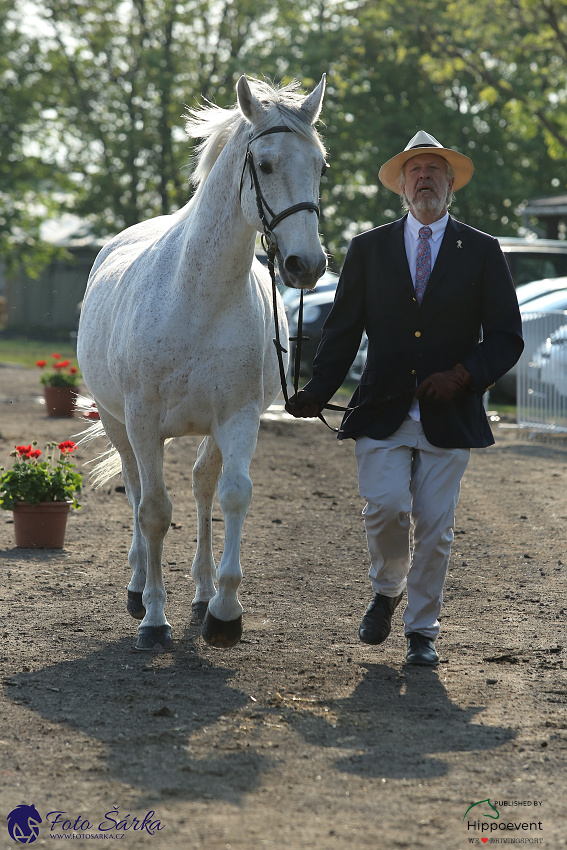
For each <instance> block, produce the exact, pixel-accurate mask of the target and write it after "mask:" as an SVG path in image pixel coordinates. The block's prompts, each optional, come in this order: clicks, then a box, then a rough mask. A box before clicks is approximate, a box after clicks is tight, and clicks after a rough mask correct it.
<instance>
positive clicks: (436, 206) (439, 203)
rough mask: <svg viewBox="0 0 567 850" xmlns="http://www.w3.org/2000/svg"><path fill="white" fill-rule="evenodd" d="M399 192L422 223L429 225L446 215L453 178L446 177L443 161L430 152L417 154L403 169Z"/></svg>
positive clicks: (445, 167)
mask: <svg viewBox="0 0 567 850" xmlns="http://www.w3.org/2000/svg"><path fill="white" fill-rule="evenodd" d="M404 178H405V184H404V186H403V190H402V191H403V193H404V196H405V199H406V201H407V203H408V206H409V208H410V210H411V212H412V213H413V215H414V216H415V217H416V218H417V220H418V221H421V222H422V223H423V224H431V223H432V222H434V221H437V220H438V219H440V218H442V216H444V215H445V213H446V212H447V204H448V200H449V197H450V195H451V191H452V189H453V180H454V178H452V177H451V178H449V177H448V176H447V162H446V161H445V160H444V159H443V157H441V156H438V155H437V154H434V153H424V154H419V156H414V157H412V158H411V159H410V160H408V161H407V162H406V164H405V167H404Z"/></svg>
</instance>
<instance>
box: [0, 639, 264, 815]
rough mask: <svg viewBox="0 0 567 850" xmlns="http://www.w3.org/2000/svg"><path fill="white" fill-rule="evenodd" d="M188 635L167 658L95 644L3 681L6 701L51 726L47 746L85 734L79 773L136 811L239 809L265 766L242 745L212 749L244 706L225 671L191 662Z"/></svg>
mask: <svg viewBox="0 0 567 850" xmlns="http://www.w3.org/2000/svg"><path fill="white" fill-rule="evenodd" d="M189 631H195V630H194V629H192V630H189ZM195 636H196V635H195V634H191V635H189V633H188V634H187V635H186V639H183V640H181V641H180V642H179V643H178V644H177V645H176V649H175V651H174V652H172V653H167V654H165V653H164V654H160V653H140V652H136V651H134V649H133V641H132V639H131V638H129V639H122V640H119V641H116V642H114V643H108V644H104V645H101V647H100V649H98V650H96V651H94V652H91V653H89V654H86V655H84V656H83V657H81V658H76V659H75V660H70V661H62V662H59V663H56V664H54V665H51V666H45V667H44V668H42V669H41V670H37V671H34V672H30V673H19V674H16V675H13V676H10V677H9V678H8V679H7V680H4V681H5V687H4V691H5V695H6V697H8V698H10V699H12V700H13V701H14V702H16V703H18V704H22V705H24V706H25V707H26V708H28V709H31V710H32V711H34V712H37V714H38V715H39V716H41V717H42V718H44V719H45V720H47V721H50V722H52V723H53V724H54V727H53V729H52V736H53V746H54V747H55V746H57V744H56V743H55V742H56V739H57V735H58V734H59V733H60V734H61V735H62V737H63V739H65V740H67V739H68V735H69V729H71V730H74V731H76V732H78V733H80V735H84V736H86V739H85V738H83V739H82V740H81V738H79V742H78V743H77V744H76V745H74V746H76V747H77V748H79V749H82V750H83V752H84V769H85V770H88V771H89V772H90V773H91V777H92V779H96V776H97V773H98V772H100V773H101V776H102V777H106V776H108V775H110V776H111V777H112V779H113V780H118V781H119V782H123V783H126V784H127V785H130V786H131V787H132V788H137V789H139V790H140V797H139V799H138V800H137V803H138V804H139V805H140V806H143V805H146V804H148V805H151V806H155V801H156V797H158V798H159V796H160V795H164V796H170V795H174V796H181V797H184V798H186V799H195V800H196V799H200V798H209V797H214V798H216V799H221V800H226V801H228V802H232V803H238V802H239V801H240V800H241V798H242V796H243V795H244V794H245V793H249V792H250V791H253V790H254V789H255V788H256V787H257V785H258V783H259V781H260V778H261V775H262V772H263V771H264V770H265V769H267V768H268V767H269V766H270V765H271V761H270V760H269V759H267V758H265V757H264V756H263V755H261V754H259V753H258V752H256V751H255V750H254V749H253V748H250V747H249V748H242V749H236V748H234V747H224V746H222V745H219V746H218V749H216V747H217V743H216V742H217V741H218V740H219V737H220V738H221V740H226V738H227V736H228V735H229V732H230V723H229V722H230V718H231V717H232V716H233V715H234V714H236V713H238V712H239V711H240V710H241V709H242V707H243V706H245V705H250V704H251V703H250V698H249V697H248V696H247V695H246V694H245V693H244V692H243V691H241V690H238V689H236V688H232V687H230V685H229V684H228V682H229V680H230V678H231V677H232V676H233V674H234V671H233V670H231V669H230V668H227V667H223V666H220V665H215V664H212V663H210V662H208V661H207V660H206V659H203V658H202V657H200V656H199V652H198V645H197V642H196V641H195ZM30 728H33V727H30ZM209 731H210V733H211V734H210V735H209V734H207V733H208V732H209ZM195 735H196V737H197V739H198V740H197V744H196V746H195V747H193V746H192V743H191V741H192V736H195ZM203 739H205V740H204V741H203ZM101 744H102V747H101V746H100V745H101ZM67 746H68V745H67ZM64 748H65V745H63V750H64ZM227 750H228V752H227Z"/></svg>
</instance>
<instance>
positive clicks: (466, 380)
mask: <svg viewBox="0 0 567 850" xmlns="http://www.w3.org/2000/svg"><path fill="white" fill-rule="evenodd" d="M471 384H472V377H471V374H470V372H469V371H468V369H465V367H464V366H463V364H462V363H457V365H456V366H453V368H452V369H450V370H449V371H448V372H434V374H433V375H430V376H429V377H428V378H425V380H424V381H422V382H421V384H420V385H419V387H418V388H417V390H416V391H415V397H416V399H417V400H418V401H436V402H439V403H440V404H448V403H449V402H450V401H452V400H453V399H454V398H455V397H456V396H458V395H460V394H461V393H463V392H464V391H465V390H466V389H468V387H470V385H471Z"/></svg>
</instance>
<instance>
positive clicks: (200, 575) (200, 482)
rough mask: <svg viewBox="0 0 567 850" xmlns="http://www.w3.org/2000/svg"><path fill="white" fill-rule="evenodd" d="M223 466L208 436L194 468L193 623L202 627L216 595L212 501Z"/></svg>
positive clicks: (220, 456)
mask: <svg viewBox="0 0 567 850" xmlns="http://www.w3.org/2000/svg"><path fill="white" fill-rule="evenodd" d="M221 467H222V455H221V453H220V450H219V448H218V446H217V444H216V443H215V441H214V440H213V438H212V437H205V439H204V440H203V442H202V443H201V445H200V446H199V451H198V453H197V461H196V463H195V466H194V467H193V495H194V496H195V500H196V502H197V551H196V553H195V558H194V560H193V566H192V568H191V575H192V576H193V581H194V582H195V586H196V590H195V598H194V599H193V602H192V603H191V609H192V611H191V613H192V617H191V619H192V622H193V623H197V624H201V622H202V621H203V617H204V616H205V613H206V611H207V606H208V604H209V599H211V598H212V597H213V596H214V595H215V591H216V588H215V561H214V557H213V534H212V515H213V499H214V495H215V490H216V489H217V482H218V480H219V475H220V471H221Z"/></svg>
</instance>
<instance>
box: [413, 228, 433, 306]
mask: <svg viewBox="0 0 567 850" xmlns="http://www.w3.org/2000/svg"><path fill="white" fill-rule="evenodd" d="M431 233H432V230H431V228H430V227H427V225H426V226H425V227H421V228H420V231H419V243H418V246H417V265H416V269H415V297H416V298H417V303H418V304H421V299H422V298H423V293H424V292H425V287H426V286H427V281H428V280H429V275H430V274H431V246H430V244H429V237H430V236H431Z"/></svg>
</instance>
